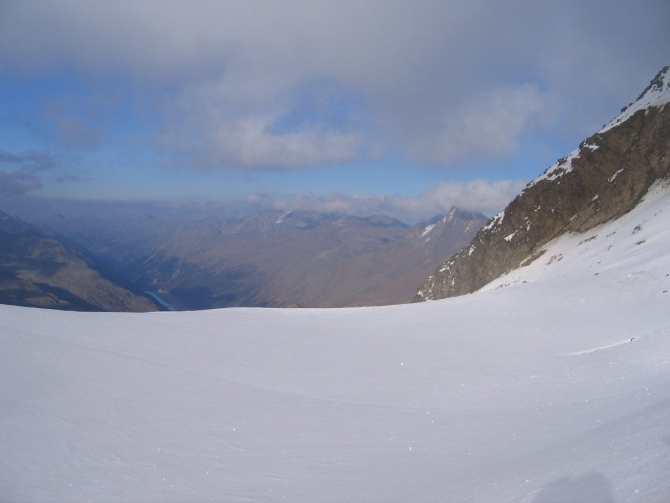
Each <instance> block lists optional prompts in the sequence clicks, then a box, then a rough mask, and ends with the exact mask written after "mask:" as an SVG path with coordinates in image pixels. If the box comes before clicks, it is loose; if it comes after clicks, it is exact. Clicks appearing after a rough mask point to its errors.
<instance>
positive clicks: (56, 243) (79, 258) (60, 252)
mask: <svg viewBox="0 0 670 503" xmlns="http://www.w3.org/2000/svg"><path fill="white" fill-rule="evenodd" d="M96 267H98V266H97V265H96V264H95V263H93V261H91V260H90V259H89V258H88V257H86V256H85V255H83V254H82V253H81V252H79V251H77V250H74V249H72V248H71V247H69V246H67V245H66V244H64V243H63V242H61V241H60V240H59V239H58V238H56V237H54V236H49V235H46V234H45V233H44V232H42V231H41V230H40V229H39V228H37V227H35V226H34V225H30V224H27V223H25V222H22V221H21V220H19V219H16V218H13V217H11V216H9V215H7V214H5V213H2V212H0V303H3V304H14V305H19V306H34V307H48V308H52V309H76V310H82V311H101V310H102V311H139V312H144V311H155V310H157V309H158V308H157V306H156V305H155V304H154V303H153V302H151V301H150V300H149V299H146V298H144V297H141V296H138V295H135V294H133V293H132V292H130V291H128V290H126V289H124V288H122V287H120V286H119V285H117V284H115V283H113V282H112V281H110V280H109V279H107V278H105V277H104V276H103V275H102V274H101V273H100V271H99V270H96Z"/></svg>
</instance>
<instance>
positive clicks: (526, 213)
mask: <svg viewBox="0 0 670 503" xmlns="http://www.w3.org/2000/svg"><path fill="white" fill-rule="evenodd" d="M668 101H670V67H665V68H663V69H662V70H661V71H660V72H659V73H658V75H656V77H655V78H654V79H653V80H652V82H651V83H650V84H649V86H648V87H647V88H646V89H645V90H644V92H643V93H642V94H641V95H640V96H639V97H638V99H637V100H636V101H635V102H633V103H631V104H630V105H628V106H627V107H626V108H624V109H623V110H622V112H621V114H620V115H619V116H618V117H616V118H615V119H614V120H612V121H611V122H609V123H608V124H606V125H605V126H604V127H603V128H602V129H601V130H600V131H598V132H597V133H596V134H594V135H593V136H591V137H590V138H588V139H587V140H585V141H584V142H582V144H581V145H580V146H579V148H578V149H577V150H575V151H574V152H572V153H571V154H570V155H568V156H567V157H565V158H563V159H561V160H559V161H558V162H557V163H556V164H555V165H553V166H551V167H550V168H549V169H547V170H546V171H545V172H544V173H543V174H542V175H540V176H539V177H538V178H537V179H535V180H534V181H532V182H531V183H529V184H528V186H527V187H526V188H525V189H524V190H523V191H522V192H521V194H519V195H518V196H517V197H516V198H515V199H514V200H513V201H512V202H511V203H510V204H509V205H508V206H507V208H505V210H504V211H502V212H501V213H500V214H498V215H497V216H496V217H494V218H493V219H492V220H491V221H490V222H489V223H488V224H487V225H486V226H484V227H483V228H482V230H481V231H480V232H479V233H478V234H477V235H476V236H475V237H474V238H473V240H472V242H471V243H470V245H469V246H467V247H465V248H464V249H463V250H462V251H460V252H459V253H457V254H456V255H454V256H453V257H452V258H451V259H449V260H448V261H447V262H446V263H444V264H443V265H441V266H439V267H438V268H437V269H436V270H435V272H434V274H433V275H432V276H430V277H429V278H428V280H426V281H425V282H424V284H423V285H421V287H420V288H419V290H418V292H417V294H416V296H415V297H414V301H417V302H418V301H424V300H434V299H441V298H445V297H452V296H456V295H464V294H467V293H471V292H473V291H475V290H478V289H479V288H481V287H483V286H484V285H486V284H488V283H489V282H491V281H493V280H494V279H496V278H498V277H499V276H501V275H502V274H505V273H507V272H509V271H511V270H513V269H515V268H517V267H521V266H524V265H527V264H529V263H530V262H532V261H534V260H537V259H538V258H539V257H540V256H542V254H543V253H544V246H545V245H546V244H547V243H549V242H550V241H551V240H553V239H556V238H558V237H559V236H562V235H564V234H566V233H570V232H578V233H583V232H586V231H588V230H589V229H591V228H593V227H594V226H597V225H599V224H601V223H603V222H607V221H610V220H612V219H615V218H618V217H620V216H621V215H623V214H625V213H626V212H628V211H630V210H631V209H632V208H633V207H635V205H636V204H637V203H638V202H639V201H640V199H641V198H642V197H643V196H644V195H645V193H646V192H647V190H648V189H649V187H650V186H651V185H652V184H653V183H654V182H655V181H657V180H667V179H668V178H669V177H670V107H668V106H666V104H667V103H668Z"/></svg>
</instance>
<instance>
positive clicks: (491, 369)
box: [0, 185, 670, 503]
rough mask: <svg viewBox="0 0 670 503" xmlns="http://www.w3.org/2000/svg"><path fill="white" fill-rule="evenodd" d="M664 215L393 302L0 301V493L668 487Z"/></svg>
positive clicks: (487, 497) (659, 206) (194, 495)
mask: <svg viewBox="0 0 670 503" xmlns="http://www.w3.org/2000/svg"><path fill="white" fill-rule="evenodd" d="M669 223H670V196H669V193H668V189H667V187H662V186H660V185H657V186H655V187H654V188H653V189H652V191H650V194H649V195H648V197H647V198H646V199H645V201H644V202H643V203H642V204H641V205H640V206H639V207H638V208H636V209H635V210H633V211H632V212H630V213H628V214H627V215H625V216H624V217H622V218H621V219H619V220H617V221H615V222H611V223H609V224H606V225H603V226H600V227H598V228H596V229H593V230H592V231H590V232H588V233H585V234H583V235H570V236H565V237H563V238H561V239H559V240H556V241H555V242H553V243H550V244H549V245H548V246H547V247H546V252H545V253H544V254H543V255H542V256H541V257H540V258H539V259H537V260H536V261H534V262H533V263H531V264H530V265H528V266H527V267H524V268H521V269H519V270H516V271H513V272H512V273H510V274H509V275H507V276H506V277H504V278H501V279H499V280H497V281H496V282H494V283H492V284H491V285H489V286H487V287H485V288H484V289H483V290H484V291H481V292H478V293H475V294H472V295H468V296H464V297H459V298H454V299H447V300H444V301H435V302H428V303H420V304H412V305H403V306H389V307H384V308H379V307H377V308H357V309H338V310H318V309H315V310H301V309H291V310H269V309H227V310H216V311H206V312H203V311H201V312H181V313H149V314H120V313H114V314H106V313H72V312H57V311H48V310H38V309H27V308H19V307H11V306H0V344H2V347H3V351H2V353H0V376H1V380H0V383H1V384H0V500H1V501H3V502H5V501H6V502H24V501H34V502H38V501H71V502H78V501H100V502H117V501H118V502H120V501H128V502H130V501H133V502H134V501H146V502H151V501H155V502H170V501H174V502H181V501H201V502H214V501H226V502H228V501H233V502H235V501H240V502H242V501H244V502H249V501H293V502H296V501H298V502H299V501H304V502H314V501H366V502H373V501H379V502H388V501H399V502H406V501H440V502H445V501H453V502H464V501H477V502H480V501H481V502H484V501H508V502H532V503H548V502H555V501H592V502H608V503H612V502H617V503H619V502H628V501H635V502H647V501H649V502H651V501H658V502H667V501H670V477H669V476H668V474H670V427H669V426H668V425H670V314H669V313H670V309H668V304H669V303H670V293H667V292H666V291H667V290H670V276H668V275H669V274H670V255H669V254H668V252H667V250H668V249H670V246H669V245H670V232H669V230H670V226H669V225H668V224H669ZM638 227H639V228H638ZM592 236H596V237H595V238H593V239H590V240H589V238H591V237H592ZM552 257H554V258H553V260H552ZM631 339H632V340H631Z"/></svg>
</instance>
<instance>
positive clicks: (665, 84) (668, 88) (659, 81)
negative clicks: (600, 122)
mask: <svg viewBox="0 0 670 503" xmlns="http://www.w3.org/2000/svg"><path fill="white" fill-rule="evenodd" d="M668 101H670V66H666V67H663V69H662V70H661V71H660V72H658V73H657V74H656V77H654V79H653V80H652V81H651V83H650V84H649V85H648V86H647V88H646V89H645V90H644V91H642V94H640V96H638V98H637V99H636V100H635V101H634V102H633V103H631V104H629V105H628V106H627V107H625V108H624V109H623V110H621V113H620V114H619V115H618V116H617V117H616V118H614V119H613V120H611V121H610V122H608V123H607V124H605V126H604V127H603V128H602V129H601V130H600V131H599V133H604V132H605V131H608V130H610V129H612V128H613V127H614V126H617V125H619V124H621V123H622V122H624V121H626V120H627V119H628V118H629V117H631V116H632V115H633V114H634V113H635V112H637V111H638V110H644V109H645V108H649V107H650V106H656V107H660V106H662V105H665V104H666V103H667V102H668Z"/></svg>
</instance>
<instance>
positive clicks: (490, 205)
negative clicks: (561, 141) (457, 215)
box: [247, 180, 526, 223]
mask: <svg viewBox="0 0 670 503" xmlns="http://www.w3.org/2000/svg"><path fill="white" fill-rule="evenodd" d="M525 186H526V182H524V181H523V180H515V181H511V180H506V181H501V182H490V181H487V180H474V181H472V182H469V183H458V182H442V183H440V184H439V185H437V186H435V187H432V188H431V189H429V190H428V191H426V192H424V193H422V194H419V195H417V196H411V197H405V196H400V195H375V194H355V195H353V196H348V195H345V194H330V195H327V196H317V195H314V194H311V193H304V194H297V195H294V196H291V197H289V198H286V199H276V198H273V197H271V196H268V195H264V194H252V195H251V196H249V198H247V203H248V204H249V205H250V206H251V207H253V208H257V209H262V208H269V209H282V210H313V211H319V212H324V213H344V214H348V215H359V216H367V215H374V214H386V215H391V216H394V217H396V218H399V219H400V220H403V221H406V222H409V223H414V222H416V221H418V220H420V219H423V218H430V217H432V216H434V215H437V214H445V213H447V212H448V211H449V210H450V209H451V208H453V207H457V208H460V209H464V210H468V211H479V212H482V213H484V214H487V215H492V214H494V213H497V212H498V211H500V210H502V209H503V208H504V207H505V206H506V205H507V204H508V203H509V202H510V201H511V200H512V199H513V198H514V197H515V196H516V195H517V194H519V193H520V192H521V190H522V189H523V188H524V187H525Z"/></svg>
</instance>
